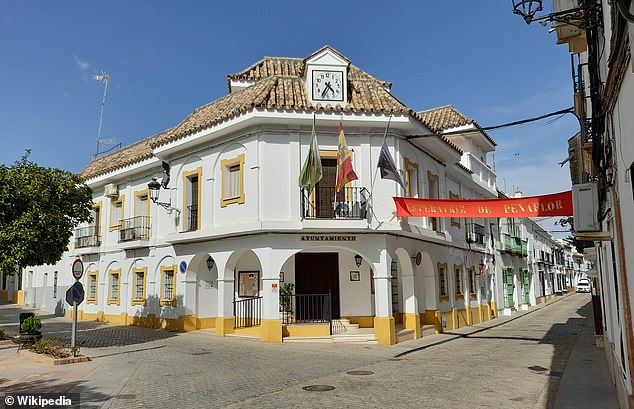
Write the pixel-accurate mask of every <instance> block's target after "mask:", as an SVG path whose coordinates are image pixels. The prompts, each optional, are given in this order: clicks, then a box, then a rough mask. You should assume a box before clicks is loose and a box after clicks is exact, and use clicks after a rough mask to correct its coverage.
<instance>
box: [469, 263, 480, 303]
mask: <svg viewBox="0 0 634 409" xmlns="http://www.w3.org/2000/svg"><path fill="white" fill-rule="evenodd" d="M472 281H473V282H472ZM471 284H473V288H471ZM477 289H478V278H477V277H476V269H475V266H472V267H470V268H469V298H472V299H475V298H478V294H477V292H476V291H477Z"/></svg>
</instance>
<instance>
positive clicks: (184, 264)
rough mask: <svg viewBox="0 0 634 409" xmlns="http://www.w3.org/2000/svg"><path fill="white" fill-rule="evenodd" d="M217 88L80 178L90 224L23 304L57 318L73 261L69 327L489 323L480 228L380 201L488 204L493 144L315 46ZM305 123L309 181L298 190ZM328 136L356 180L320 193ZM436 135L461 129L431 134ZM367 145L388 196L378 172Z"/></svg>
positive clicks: (273, 336) (331, 158) (416, 333)
mask: <svg viewBox="0 0 634 409" xmlns="http://www.w3.org/2000/svg"><path fill="white" fill-rule="evenodd" d="M326 83H327V84H328V85H326ZM228 85H229V93H228V95H226V96H225V97H223V98H221V99H219V100H217V101H214V102H211V103H209V104H207V105H205V106H202V107H200V108H198V109H196V110H195V111H194V112H193V113H191V115H189V116H188V117H187V118H185V119H184V120H183V121H182V122H181V123H179V124H177V125H176V126H174V127H173V128H171V129H168V130H166V131H164V132H161V133H159V134H157V135H153V136H151V137H149V138H147V139H144V140H142V141H140V142H138V143H135V144H133V145H130V146H128V147H125V148H123V149H120V150H118V151H116V152H114V153H111V154H109V155H107V156H103V157H99V158H97V159H95V160H93V161H92V162H91V163H90V164H89V165H88V166H87V168H86V169H85V170H84V171H83V173H82V175H83V176H84V177H85V179H86V181H87V184H88V185H89V186H90V187H91V188H92V189H93V191H94V210H93V213H94V220H93V222H92V223H91V224H89V225H85V226H79V228H78V229H77V231H76V233H75V236H74V238H73V239H72V240H71V243H70V250H69V252H68V253H67V255H65V257H64V258H63V259H62V260H61V261H60V262H59V263H58V265H56V266H38V267H33V268H28V269H27V270H25V271H24V272H23V275H24V277H23V280H24V283H25V285H24V289H25V295H24V297H25V300H24V301H25V303H26V304H27V305H31V306H36V307H39V308H45V309H47V310H50V311H62V313H66V311H67V310H68V306H67V305H66V303H65V301H64V290H65V289H66V288H67V287H68V285H70V284H71V283H72V281H73V278H72V276H71V274H70V265H71V264H72V261H73V260H74V259H75V258H76V257H80V258H81V260H82V261H83V263H84V266H85V274H84V276H83V277H82V279H81V282H82V283H83V285H84V288H85V292H86V299H85V301H84V302H83V303H82V304H81V305H80V307H79V310H80V311H79V314H78V316H79V318H80V319H96V320H103V321H108V322H115V323H123V324H131V325H143V326H149V327H157V328H161V327H162V328H166V329H171V330H181V331H188V330H195V329H200V328H215V332H216V335H219V336H225V335H229V334H247V335H252V336H257V337H259V338H260V340H262V341H269V342H282V341H283V339H284V338H285V337H297V336H330V335H331V334H333V333H335V332H337V331H340V330H342V329H341V328H343V330H345V326H347V325H353V324H358V325H359V326H360V327H362V328H373V331H372V334H373V336H374V338H375V340H376V342H378V343H380V344H393V343H395V342H397V341H398V340H399V337H404V338H408V337H409V338H418V337H420V336H421V334H422V332H421V331H422V330H421V328H423V327H424V326H425V325H431V326H433V328H434V329H435V331H437V332H440V331H442V330H443V328H445V329H452V328H458V327H462V326H465V325H472V324H474V323H478V322H482V321H484V320H489V319H491V318H492V317H494V316H495V315H496V314H497V313H498V307H497V305H496V303H498V302H499V301H498V300H499V299H500V298H501V297H502V295H501V290H500V291H498V290H494V288H496V287H495V283H494V277H495V272H496V266H495V264H494V263H493V261H492V260H493V257H494V256H493V254H494V252H495V250H494V248H493V247H492V246H493V244H492V240H490V236H491V235H492V234H493V235H497V234H498V231H497V223H493V222H494V219H491V220H487V219H463V218H453V219H452V218H424V217H417V218H414V217H411V218H407V217H403V218H397V217H396V215H395V205H394V201H393V199H392V198H393V197H394V196H407V197H424V198H447V199H450V198H451V199H458V198H459V199H469V198H496V197H497V196H498V192H497V189H496V184H495V174H494V172H493V171H492V170H491V169H490V167H489V166H488V165H487V153H489V152H491V151H493V150H494V149H495V142H494V141H493V140H492V139H491V138H490V137H489V136H488V135H487V134H486V132H484V131H483V130H482V129H481V128H480V127H479V126H478V124H477V123H475V122H474V121H473V120H470V119H468V118H466V117H464V116H463V115H462V114H460V113H459V112H458V111H456V110H455V109H454V108H453V107H451V106H446V107H442V108H437V109H432V110H429V111H423V112H416V111H414V110H412V109H411V108H409V107H407V106H406V105H404V104H403V103H402V102H400V101H399V100H398V99H397V98H396V97H394V96H393V95H392V94H391V92H390V88H391V84H390V83H388V82H384V81H381V80H378V79H376V78H374V77H372V76H371V75H369V74H368V73H366V72H364V71H362V70H361V69H359V68H357V67H356V66H354V65H352V64H351V62H350V61H349V60H348V59H347V58H346V57H344V56H343V55H341V54H340V53H339V52H337V51H336V50H334V49H332V48H330V47H327V46H326V47H324V48H322V49H320V50H318V51H316V52H315V53H313V54H311V55H309V56H308V57H306V58H304V59H301V58H273V57H265V58H264V59H263V60H261V61H259V62H257V63H255V64H254V65H252V66H250V67H249V68H247V69H246V70H244V71H243V72H240V73H237V74H232V75H229V76H228ZM313 121H314V124H315V131H316V135H317V140H318V143H319V154H320V158H321V164H322V168H323V178H322V179H321V180H320V181H319V183H318V184H317V185H316V186H315V188H314V189H302V188H300V187H299V185H298V178H299V174H300V171H301V169H302V165H303V164H304V161H305V160H306V158H307V155H308V151H309V147H310V144H311V133H312V129H313ZM340 122H341V123H342V124H343V130H344V132H345V135H346V138H347V142H348V146H349V148H350V150H351V151H352V164H353V168H354V171H355V172H356V174H357V175H358V179H357V180H354V181H352V182H350V183H349V184H348V185H347V186H346V187H345V188H344V189H343V190H342V191H341V192H338V193H335V189H334V187H335V180H336V173H337V142H338V133H339V123H340ZM388 122H389V129H388V130H387V134H386V128H387V127H388ZM452 130H461V131H464V132H461V133H456V134H453V135H452V134H448V135H445V136H442V135H441V134H442V133H445V134H446V133H447V132H448V131H452ZM421 136H422V137H421ZM384 138H385V139H384ZM384 140H385V141H386V143H387V145H388V147H389V151H390V154H391V156H392V157H393V158H394V161H395V163H396V168H397V169H398V172H399V175H400V177H401V178H402V180H403V182H404V183H403V185H404V189H403V187H402V186H401V185H399V184H398V183H396V182H395V181H393V180H389V179H382V178H381V177H380V174H379V173H378V168H377V161H378V158H379V153H380V151H381V146H382V144H383V142H384ZM152 178H156V181H157V182H158V183H160V184H161V186H160V188H159V190H158V193H159V196H158V199H157V200H156V203H154V201H153V200H152V197H151V196H152V192H151V191H150V189H149V188H148V184H149V183H150V182H151V181H152ZM153 187H154V188H155V189H156V188H158V187H159V186H158V185H156V184H155V185H154V186H153ZM493 224H495V225H496V226H495V230H494V229H493V228H491V227H490V226H492V225H493ZM500 269H501V266H499V265H498V266H497V270H500ZM487 272H488V274H487ZM53 283H54V286H53ZM289 284H293V285H294V288H293V286H291V285H289ZM57 287H59V288H61V289H63V290H60V291H59V292H58V291H57ZM53 291H54V292H55V294H53V293H52V292H53ZM289 294H290V295H289ZM68 313H70V311H68ZM348 322H349V323H350V324H348ZM338 328H339V329H338Z"/></svg>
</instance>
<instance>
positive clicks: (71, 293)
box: [66, 281, 84, 305]
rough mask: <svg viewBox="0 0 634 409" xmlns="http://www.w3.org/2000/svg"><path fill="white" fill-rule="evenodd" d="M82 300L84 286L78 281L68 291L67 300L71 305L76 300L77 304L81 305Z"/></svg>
mask: <svg viewBox="0 0 634 409" xmlns="http://www.w3.org/2000/svg"><path fill="white" fill-rule="evenodd" d="M82 301H84V286H83V285H81V283H80V282H79V281H76V282H75V284H73V285H72V286H71V287H70V288H69V289H68V290H67V291H66V302H67V303H68V304H70V305H73V302H76V303H77V305H79V304H81V303H82Z"/></svg>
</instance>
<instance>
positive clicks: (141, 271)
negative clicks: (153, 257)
mask: <svg viewBox="0 0 634 409" xmlns="http://www.w3.org/2000/svg"><path fill="white" fill-rule="evenodd" d="M146 272H147V268H135V269H134V270H133V271H132V279H133V280H134V283H133V287H132V291H133V296H132V305H145V276H146Z"/></svg>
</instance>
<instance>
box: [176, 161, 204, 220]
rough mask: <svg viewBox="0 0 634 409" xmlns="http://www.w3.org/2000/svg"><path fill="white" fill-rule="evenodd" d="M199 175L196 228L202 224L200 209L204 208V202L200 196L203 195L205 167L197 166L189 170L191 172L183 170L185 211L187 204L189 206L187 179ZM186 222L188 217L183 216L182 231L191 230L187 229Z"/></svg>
mask: <svg viewBox="0 0 634 409" xmlns="http://www.w3.org/2000/svg"><path fill="white" fill-rule="evenodd" d="M194 175H197V176H198V198H197V199H196V200H198V202H197V203H196V206H197V208H196V217H197V218H198V222H197V225H196V230H200V224H201V221H202V220H201V219H200V210H201V209H202V203H201V202H200V198H201V197H202V196H201V192H202V190H203V188H202V187H203V177H202V176H203V168H202V167H201V166H199V167H197V168H196V169H194V170H192V171H189V172H183V212H185V211H186V206H187V179H188V178H190V177H191V176H194ZM185 223H186V218H185V217H182V227H181V231H189V230H185V227H186V226H185Z"/></svg>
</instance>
